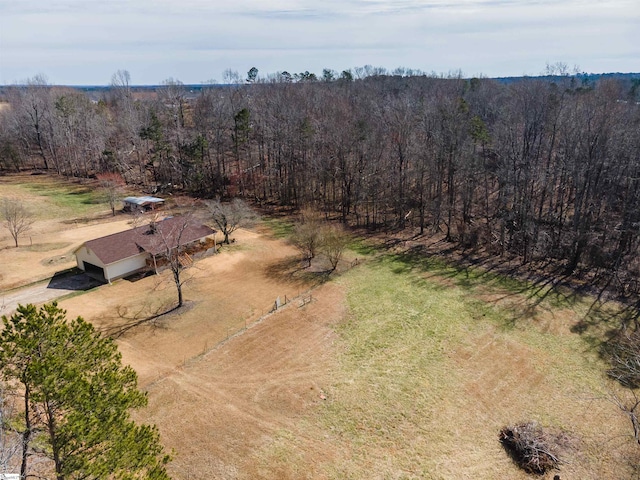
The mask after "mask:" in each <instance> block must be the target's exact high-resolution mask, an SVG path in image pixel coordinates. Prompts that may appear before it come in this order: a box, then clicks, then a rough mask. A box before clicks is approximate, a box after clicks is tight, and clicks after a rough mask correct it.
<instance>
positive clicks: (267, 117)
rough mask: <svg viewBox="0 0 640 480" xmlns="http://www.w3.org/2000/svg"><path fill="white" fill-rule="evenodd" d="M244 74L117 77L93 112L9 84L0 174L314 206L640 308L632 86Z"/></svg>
mask: <svg viewBox="0 0 640 480" xmlns="http://www.w3.org/2000/svg"><path fill="white" fill-rule="evenodd" d="M252 70H253V69H252ZM253 73H254V75H253V77H252V72H251V71H250V72H249V78H248V80H247V82H245V84H240V83H239V84H236V85H229V86H210V87H203V88H202V89H201V90H198V91H197V92H194V91H192V90H190V89H189V88H188V87H186V86H184V85H183V84H182V83H180V82H179V81H175V80H168V81H166V82H164V84H163V85H162V86H161V87H159V88H157V89H155V90H153V91H147V90H145V91H139V90H137V89H136V88H134V87H131V86H130V85H129V75H128V73H127V72H126V71H119V72H117V73H116V74H115V75H114V77H113V80H112V85H111V88H109V89H105V90H104V91H103V92H102V93H101V94H100V98H95V97H92V96H90V95H88V94H87V93H85V92H83V91H80V90H77V89H71V88H62V87H55V86H49V85H47V84H46V82H44V81H43V80H42V79H41V78H38V77H36V78H34V79H32V80H31V81H30V82H29V83H28V84H27V85H23V86H19V87H18V86H16V87H5V88H4V93H3V98H2V99H3V100H4V101H6V102H8V103H9V106H8V107H6V108H3V109H2V110H0V169H2V171H4V172H10V171H16V170H18V169H42V170H47V171H49V172H52V173H57V174H60V175H63V176H70V177H94V176H95V175H96V174H99V173H103V172H113V173H117V174H119V175H121V176H122V177H123V178H124V180H125V181H126V182H127V183H129V184H132V185H137V186H139V188H140V189H141V190H144V191H147V192H149V193H158V194H165V193H167V192H168V191H170V190H172V189H173V190H181V191H183V192H186V193H189V194H191V195H193V196H195V197H199V198H215V197H222V198H224V199H229V198H233V197H244V198H246V199H247V200H249V201H251V202H255V203H257V204H260V205H262V206H263V207H265V208H268V207H276V206H287V207H292V208H303V207H304V208H315V209H317V210H320V211H322V212H325V213H327V214H328V215H331V216H333V217H335V218H339V219H340V220H341V221H342V222H344V223H346V224H348V225H350V226H357V227H361V228H368V229H371V230H380V229H402V228H413V229H415V231H416V233H418V232H419V233H420V234H422V235H425V236H431V235H437V236H440V237H442V238H443V239H444V240H445V241H446V244H447V245H449V246H450V247H454V248H456V249H459V250H466V251H481V252H484V253H485V254H488V255H491V256H494V257H495V258H500V256H502V257H505V258H507V257H508V258H511V259H514V258H516V259H517V260H518V261H519V263H520V264H522V265H530V266H531V267H530V268H532V269H534V268H535V269H539V268H541V267H544V268H546V269H547V271H552V272H556V274H558V275H560V274H561V275H564V276H570V277H572V278H574V279H582V280H583V281H585V280H586V281H587V282H588V283H589V284H592V285H595V286H598V287H602V288H604V287H607V288H608V289H610V290H611V291H615V292H616V293H617V294H618V295H621V296H627V297H629V298H633V297H635V296H637V294H638V293H639V291H640V285H639V284H638V278H639V274H640V262H639V261H638V253H637V252H638V247H639V244H640V104H639V102H638V100H639V99H640V87H639V85H640V81H638V80H637V79H636V80H628V79H627V80H620V79H615V78H603V79H600V80H598V81H589V80H588V79H585V78H580V77H579V76H578V77H575V76H564V77H562V76H560V77H553V78H546V79H520V80H518V81H513V82H510V83H505V82H498V81H495V80H491V79H476V78H474V79H470V80H467V79H461V78H437V77H430V76H424V75H420V76H418V75H405V76H403V75H378V74H375V73H376V72H373V73H374V74H372V75H369V76H367V75H363V76H361V77H360V78H357V77H356V78H354V76H352V75H351V74H348V75H346V74H345V73H347V72H343V75H341V76H339V75H333V74H332V73H331V72H328V73H327V72H325V75H324V77H323V78H315V77H314V76H313V75H304V74H300V75H296V76H295V77H292V76H290V75H284V74H281V75H279V76H273V77H271V79H270V81H256V76H255V73H257V71H256V72H253ZM285 73H286V72H285Z"/></svg>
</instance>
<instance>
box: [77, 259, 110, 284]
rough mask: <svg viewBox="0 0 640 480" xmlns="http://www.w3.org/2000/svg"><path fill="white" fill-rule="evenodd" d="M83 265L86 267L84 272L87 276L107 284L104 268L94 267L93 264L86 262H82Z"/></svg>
mask: <svg viewBox="0 0 640 480" xmlns="http://www.w3.org/2000/svg"><path fill="white" fill-rule="evenodd" d="M82 264H83V265H84V268H83V269H82V270H84V271H85V272H86V273H87V275H89V276H90V277H93V278H95V279H97V280H100V281H102V282H106V277H105V275H104V268H102V267H99V266H98V265H94V264H93V263H89V262H85V261H84V260H83V261H82Z"/></svg>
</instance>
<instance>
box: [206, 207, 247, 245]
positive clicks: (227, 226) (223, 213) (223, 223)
mask: <svg viewBox="0 0 640 480" xmlns="http://www.w3.org/2000/svg"><path fill="white" fill-rule="evenodd" d="M208 207H209V213H210V215H211V219H212V220H213V223H214V224H215V225H216V226H217V227H218V229H220V232H221V233H222V234H223V235H224V241H223V243H226V244H229V235H231V234H232V233H233V232H235V231H236V230H237V229H238V228H240V227H241V226H242V225H247V224H249V223H250V222H252V221H253V220H254V219H255V214H254V213H253V210H251V208H250V207H249V206H248V205H247V204H246V203H245V202H244V201H243V200H240V199H239V198H235V199H234V200H233V201H231V202H230V203H222V202H221V201H220V199H218V200H214V201H211V202H209V203H208Z"/></svg>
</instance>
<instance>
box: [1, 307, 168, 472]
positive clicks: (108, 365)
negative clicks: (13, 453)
mask: <svg viewBox="0 0 640 480" xmlns="http://www.w3.org/2000/svg"><path fill="white" fill-rule="evenodd" d="M2 322H3V324H4V328H3V330H2V332H0V372H1V374H2V377H3V379H4V380H5V381H6V382H8V383H10V384H13V385H15V386H16V387H17V389H18V390H19V391H21V392H22V393H23V395H24V406H25V408H24V412H23V415H24V418H23V420H22V421H21V424H22V425H21V428H22V432H21V434H22V443H23V446H22V464H21V472H20V473H21V478H22V479H25V478H26V476H27V475H28V474H29V467H30V464H29V460H30V458H32V456H33V455H44V456H46V457H48V458H50V460H51V461H52V468H53V469H54V470H55V474H56V478H57V480H80V479H107V478H109V479H122V480H133V479H149V480H164V479H168V478H169V477H168V475H167V473H166V470H165V465H166V464H167V462H168V461H169V457H168V456H167V455H165V454H163V451H162V447H161V445H160V441H159V434H158V431H157V429H156V427H155V426H149V425H137V424H136V423H135V422H133V421H132V420H131V419H130V414H129V411H130V409H133V408H140V407H143V406H145V405H146V403H147V397H146V395H145V394H144V393H143V392H141V391H139V390H138V389H137V375H136V373H135V371H134V370H133V369H132V368H131V367H128V366H123V365H122V358H121V355H120V353H119V352H118V349H117V346H116V344H115V343H114V342H113V340H111V339H110V338H105V337H102V336H101V335H100V333H98V332H96V330H95V329H94V327H93V326H92V325H91V324H90V323H87V322H86V321H84V320H83V319H82V318H81V317H78V318H76V319H75V320H71V321H68V320H67V319H66V312H65V311H64V310H62V309H61V308H59V307H58V305H57V304H56V303H55V302H54V303H51V304H47V305H44V306H42V307H40V308H39V309H38V308H36V307H35V306H34V305H26V306H20V307H19V308H18V309H17V311H16V313H15V314H14V315H12V316H11V318H7V317H6V316H3V317H2ZM43 444H44V445H45V447H44V448H43V447H42V445H43Z"/></svg>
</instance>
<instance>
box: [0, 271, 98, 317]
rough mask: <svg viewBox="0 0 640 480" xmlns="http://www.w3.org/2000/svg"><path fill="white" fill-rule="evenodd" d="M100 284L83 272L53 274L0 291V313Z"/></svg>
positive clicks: (9, 313) (44, 301)
mask: <svg viewBox="0 0 640 480" xmlns="http://www.w3.org/2000/svg"><path fill="white" fill-rule="evenodd" d="M98 285H101V283H100V282H99V281H98V280H95V279H93V278H91V277H89V276H88V275H86V274H84V273H80V274H75V275H60V276H54V277H52V278H50V279H48V280H43V281H42V282H38V283H36V284H33V285H28V286H26V287H22V288H16V289H14V290H10V291H8V292H2V293H0V315H11V314H12V313H13V312H14V311H15V309H16V308H18V305H26V304H28V303H33V304H36V305H38V304H41V303H46V302H49V301H51V300H55V299H56V298H59V297H62V296H64V295H68V294H69V293H72V292H77V291H85V290H89V289H90V288H93V287H97V286H98Z"/></svg>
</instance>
